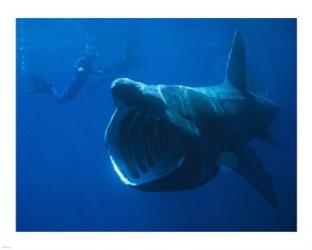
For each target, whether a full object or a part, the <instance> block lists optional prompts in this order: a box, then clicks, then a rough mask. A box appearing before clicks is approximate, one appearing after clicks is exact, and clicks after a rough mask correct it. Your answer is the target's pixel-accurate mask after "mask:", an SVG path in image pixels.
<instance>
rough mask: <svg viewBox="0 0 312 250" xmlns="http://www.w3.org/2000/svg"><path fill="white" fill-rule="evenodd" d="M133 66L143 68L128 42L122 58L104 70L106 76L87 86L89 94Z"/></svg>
mask: <svg viewBox="0 0 312 250" xmlns="http://www.w3.org/2000/svg"><path fill="white" fill-rule="evenodd" d="M132 68H136V69H141V65H140V63H139V60H138V58H137V57H135V56H134V55H133V54H132V53H131V50H130V46H129V44H128V45H127V47H126V50H125V52H124V53H123V55H122V56H121V58H120V60H119V61H118V62H117V63H116V64H114V65H113V66H111V67H109V68H107V69H106V70H104V71H103V72H102V74H103V75H105V77H104V78H103V79H101V80H100V81H98V82H96V83H94V84H93V85H91V86H90V87H89V88H87V90H86V92H87V94H89V95H91V94H94V93H95V92H96V90H97V89H98V88H99V87H100V86H101V84H102V83H104V82H111V81H113V80H114V79H116V78H118V77H122V75H121V74H123V73H126V72H128V71H130V70H131V69H132Z"/></svg>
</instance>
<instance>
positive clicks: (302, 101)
mask: <svg viewBox="0 0 312 250" xmlns="http://www.w3.org/2000/svg"><path fill="white" fill-rule="evenodd" d="M306 2H307V4H300V2H299V1H286V0H284V1H273V0H259V1H251V0H248V1H247V0H246V1H243V0H233V1H225V0H217V1H204V0H203V1H199V0H192V1H187V3H185V2H182V1H181V0H180V1H178V0H177V1H169V0H153V1H148V0H145V1H143V0H142V1H140V0H128V1H127V0H125V1H120V0H111V1H104V0H101V1H100V0H99V1H93V0H87V1H78V0H76V1H65V0H48V1H43V0H41V1H39V0H38V1H36V0H27V1H5V0H1V2H0V126H1V129H0V198H1V200H0V248H2V249H6V247H11V249H31V250H36V249H38V250H39V249H40V250H42V249H44V250H48V249H53V250H55V249H66V250H68V249H75V250H79V249H90V250H97V249H136V250H140V249H157V250H159V249H179V250H180V249H231V250H235V249H239V250H244V249H248V250H257V249H259V250H260V249H261V250H262V249H275V250H276V249H285V250H287V249H312V241H311V238H312V237H311V235H312V221H311V213H312V204H311V197H312V196H311V191H310V190H312V187H311V182H312V180H311V178H312V175H311V172H312V164H311V157H310V155H311V153H310V151H311V148H312V146H311V142H312V140H311V139H312V138H311V129H312V124H311V115H312V112H311V108H310V107H312V106H311V105H312V103H311V97H310V95H311V94H310V93H311V91H312V88H311V85H312V79H311V74H310V72H311V71H312V69H311V67H312V64H311V63H310V61H311V60H310V58H312V55H311V46H312V40H311V35H310V34H311V30H312V29H311V27H312V25H311V24H312V23H311V17H310V16H311V15H310V12H311V8H310V7H309V4H308V2H309V1H306ZM16 17H298V18H299V19H298V48H299V50H298V59H299V61H298V99H299V101H298V115H299V116H298V118H299V120H298V142H299V145H298V150H299V151H298V232H297V233H16V232H15V18H16Z"/></svg>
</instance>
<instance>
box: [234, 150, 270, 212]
mask: <svg viewBox="0 0 312 250" xmlns="http://www.w3.org/2000/svg"><path fill="white" fill-rule="evenodd" d="M233 152H234V153H235V154H236V155H237V157H238V161H237V166H236V168H234V170H235V171H236V172H237V173H239V174H240V175H241V176H243V177H244V178H245V179H247V180H248V181H249V182H250V183H251V184H252V185H253V186H254V187H255V188H256V189H257V190H258V191H259V192H260V193H261V194H262V195H263V197H264V198H265V199H266V200H268V201H269V202H270V204H271V205H272V206H273V207H276V195H275V191H274V187H273V184H272V180H271V177H270V175H269V173H267V172H266V171H265V170H264V168H263V163H262V161H261V160H260V159H259V157H258V156H257V155H256V153H255V152H254V151H253V150H252V149H250V148H248V147H246V146H239V147H236V148H235V149H234V150H233Z"/></svg>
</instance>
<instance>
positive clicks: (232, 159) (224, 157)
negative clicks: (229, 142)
mask: <svg viewBox="0 0 312 250" xmlns="http://www.w3.org/2000/svg"><path fill="white" fill-rule="evenodd" d="M216 163H217V165H218V166H220V168H221V170H223V171H224V172H232V171H231V170H230V169H232V170H234V169H236V168H237V165H238V158H237V156H236V154H234V153H233V152H229V151H225V152H223V153H221V154H220V155H219V157H218V159H217V162H216ZM224 166H225V167H228V168H225V167H224Z"/></svg>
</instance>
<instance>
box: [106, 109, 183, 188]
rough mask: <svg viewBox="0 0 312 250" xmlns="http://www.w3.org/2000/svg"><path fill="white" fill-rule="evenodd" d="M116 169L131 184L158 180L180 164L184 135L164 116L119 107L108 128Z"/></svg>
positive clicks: (109, 145)
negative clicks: (182, 136) (180, 136)
mask: <svg viewBox="0 0 312 250" xmlns="http://www.w3.org/2000/svg"><path fill="white" fill-rule="evenodd" d="M106 142H107V146H108V149H109V153H110V158H111V161H112V163H113V165H114V169H115V171H116V172H117V174H118V175H119V177H120V178H121V179H122V180H123V181H124V182H125V183H126V184H130V185H139V184H144V183H148V182H151V181H154V180H156V179H159V178H161V177H162V176H165V175H167V174H169V173H171V172H172V171H173V170H175V169H176V168H178V167H180V166H181V164H182V162H183V160H184V149H183V147H182V143H180V142H181V138H179V136H178V135H177V132H176V131H175V129H174V127H172V126H169V125H168V122H167V121H166V120H165V119H164V118H160V117H156V116H155V115H152V114H148V113H145V112H142V111H140V110H138V109H135V108H132V109H127V110H126V111H124V110H122V111H119V110H118V109H117V110H116V112H115V114H114V116H113V118H112V120H111V122H110V124H109V125H108V128H107V131H106Z"/></svg>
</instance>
